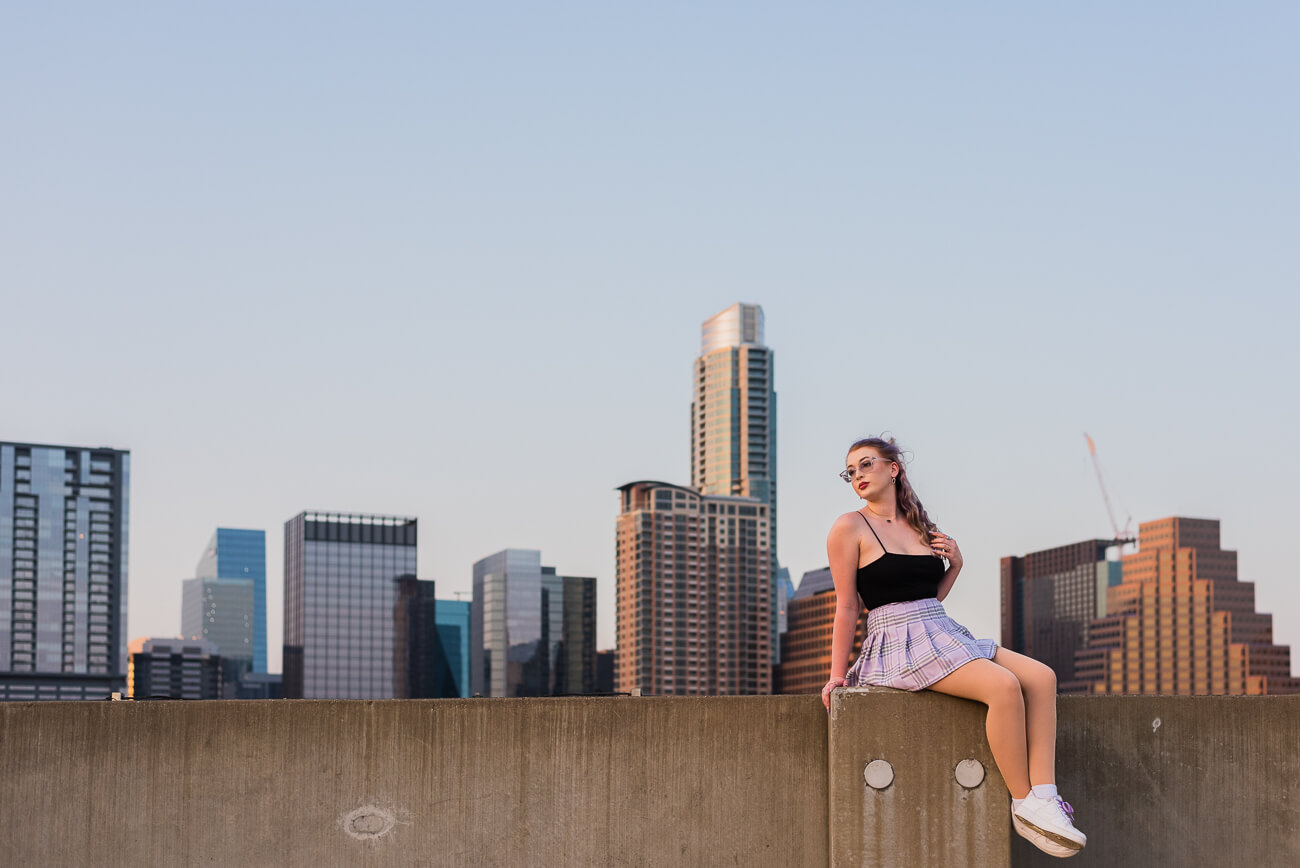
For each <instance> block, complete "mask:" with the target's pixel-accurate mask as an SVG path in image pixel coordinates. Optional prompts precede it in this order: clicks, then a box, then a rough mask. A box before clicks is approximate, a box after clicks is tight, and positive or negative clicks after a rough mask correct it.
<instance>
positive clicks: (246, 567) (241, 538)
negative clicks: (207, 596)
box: [194, 527, 266, 672]
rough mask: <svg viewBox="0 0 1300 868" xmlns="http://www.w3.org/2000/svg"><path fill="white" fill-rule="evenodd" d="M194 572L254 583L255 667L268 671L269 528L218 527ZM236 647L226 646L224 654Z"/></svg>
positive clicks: (253, 652) (253, 630)
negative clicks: (267, 534)
mask: <svg viewBox="0 0 1300 868" xmlns="http://www.w3.org/2000/svg"><path fill="white" fill-rule="evenodd" d="M194 575H195V576H197V577H198V578H200V579H235V580H240V581H243V580H248V581H251V582H252V583H253V623H252V633H251V635H252V646H251V648H252V666H253V671H254V672H266V531H264V530H241V529H238V528H230V527H219V528H217V529H216V532H215V533H213V534H212V539H211V541H209V542H208V545H207V548H205V549H204V550H203V556H202V557H200V558H199V564H198V566H197V567H196V568H195V570H194ZM233 650H234V649H226V648H222V649H221V653H222V654H223V655H229V654H231V653H233Z"/></svg>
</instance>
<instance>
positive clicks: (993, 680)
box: [986, 666, 1025, 707]
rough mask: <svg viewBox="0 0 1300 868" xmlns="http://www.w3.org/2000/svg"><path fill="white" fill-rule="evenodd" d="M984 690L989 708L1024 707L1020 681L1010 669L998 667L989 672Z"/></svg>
mask: <svg viewBox="0 0 1300 868" xmlns="http://www.w3.org/2000/svg"><path fill="white" fill-rule="evenodd" d="M986 690H987V693H988V699H987V700H986V701H987V703H988V705H989V706H990V707H993V706H994V705H997V706H1017V705H1019V706H1023V705H1024V701H1025V699H1024V694H1023V692H1022V689H1021V684H1020V679H1019V678H1017V677H1016V674H1015V673H1014V672H1012V671H1011V670H1010V669H1005V668H1003V667H1001V666H999V667H998V668H997V670H996V671H993V672H991V673H990V676H989V679H988V683H987V684H986Z"/></svg>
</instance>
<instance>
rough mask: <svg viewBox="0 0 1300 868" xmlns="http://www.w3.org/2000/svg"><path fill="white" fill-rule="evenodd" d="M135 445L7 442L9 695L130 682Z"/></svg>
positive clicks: (0, 454)
mask: <svg viewBox="0 0 1300 868" xmlns="http://www.w3.org/2000/svg"><path fill="white" fill-rule="evenodd" d="M130 467H131V458H130V453H129V452H126V451H124V450H118V449H106V448H88V447H79V446H48V445H40V444H33V443H7V442H0V699H11V700H25V699H103V698H105V697H106V696H108V694H109V693H111V692H113V691H121V690H123V689H124V688H125V686H126V669H127V659H126V658H127V643H126V599H127V536H128V529H129V523H128V513H129V491H130Z"/></svg>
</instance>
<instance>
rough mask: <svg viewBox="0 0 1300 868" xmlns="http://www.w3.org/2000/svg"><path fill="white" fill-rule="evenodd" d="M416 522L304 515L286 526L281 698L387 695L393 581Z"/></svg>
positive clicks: (411, 548)
mask: <svg viewBox="0 0 1300 868" xmlns="http://www.w3.org/2000/svg"><path fill="white" fill-rule="evenodd" d="M415 564H416V520H415V519H414V518H405V517H398V516H388V515H362V514H357V513H333V512H302V513H299V514H298V515H296V516H294V517H293V518H291V519H289V521H287V522H285V525H284V695H285V698H288V699H392V698H393V697H394V696H395V695H396V693H395V686H394V682H393V678H394V667H393V660H394V657H393V653H394V652H393V643H394V606H395V604H396V602H397V592H398V585H397V581H396V580H397V579H398V578H399V577H401V576H408V575H414V574H415Z"/></svg>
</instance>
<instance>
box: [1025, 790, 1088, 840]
mask: <svg viewBox="0 0 1300 868" xmlns="http://www.w3.org/2000/svg"><path fill="white" fill-rule="evenodd" d="M1012 813H1013V814H1014V815H1015V816H1016V817H1018V818H1019V819H1020V822H1022V823H1024V824H1025V825H1026V826H1028V827H1029V828H1030V829H1032V830H1034V831H1035V832H1037V833H1039V834H1040V835H1043V836H1045V837H1047V838H1048V839H1050V840H1052V841H1054V842H1056V843H1057V844H1060V845H1061V846H1062V847H1068V848H1070V849H1071V850H1082V849H1083V847H1084V845H1085V844H1087V843H1088V836H1087V835H1085V834H1083V833H1082V832H1080V831H1079V830H1078V829H1076V828H1074V822H1073V821H1072V820H1071V817H1072V816H1073V815H1074V808H1072V807H1070V805H1069V803H1067V802H1065V801H1064V800H1062V799H1061V798H1060V797H1059V796H1058V797H1056V798H1053V799H1042V798H1039V797H1038V796H1035V795H1034V794H1033V793H1030V794H1029V795H1028V796H1026V797H1025V799H1024V801H1022V802H1021V803H1020V807H1019V808H1017V809H1015V810H1014V811H1012Z"/></svg>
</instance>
